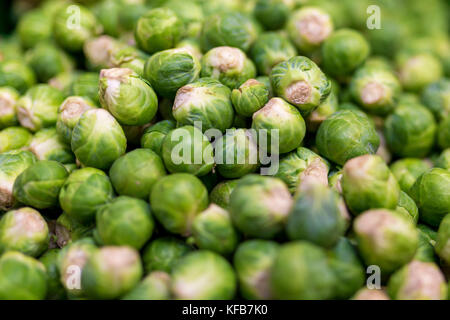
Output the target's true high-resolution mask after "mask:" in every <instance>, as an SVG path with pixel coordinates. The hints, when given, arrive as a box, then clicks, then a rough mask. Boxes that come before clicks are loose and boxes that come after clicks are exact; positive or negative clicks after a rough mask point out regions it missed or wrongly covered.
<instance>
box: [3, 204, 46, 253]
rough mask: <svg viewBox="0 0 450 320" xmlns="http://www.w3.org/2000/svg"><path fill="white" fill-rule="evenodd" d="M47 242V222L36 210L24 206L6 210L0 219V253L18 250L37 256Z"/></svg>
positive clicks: (44, 248) (43, 249)
mask: <svg viewBox="0 0 450 320" xmlns="http://www.w3.org/2000/svg"><path fill="white" fill-rule="evenodd" d="M48 243H49V231H48V226H47V223H46V222H45V220H44V218H43V217H42V216H41V215H40V213H39V212H37V211H36V210H34V209H32V208H28V207H24V208H20V209H17V210H13V211H8V212H7V213H6V214H5V215H3V216H2V218H1V219H0V253H4V252H6V251H20V252H22V253H24V254H26V255H29V256H32V257H37V256H39V255H40V254H41V253H42V252H44V251H45V250H46V249H47V247H48Z"/></svg>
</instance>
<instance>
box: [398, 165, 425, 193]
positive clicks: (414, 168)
mask: <svg viewBox="0 0 450 320" xmlns="http://www.w3.org/2000/svg"><path fill="white" fill-rule="evenodd" d="M390 168H391V172H392V173H393V175H394V176H395V178H396V179H397V181H398V184H399V185H400V188H401V189H402V190H403V191H404V192H408V191H409V189H411V187H412V185H413V184H414V182H416V180H417V178H418V177H420V176H421V175H422V174H423V173H425V172H426V171H427V170H428V169H431V164H430V163H429V162H427V161H425V160H422V159H416V158H404V159H399V160H397V161H395V162H394V163H392V164H391V167H390Z"/></svg>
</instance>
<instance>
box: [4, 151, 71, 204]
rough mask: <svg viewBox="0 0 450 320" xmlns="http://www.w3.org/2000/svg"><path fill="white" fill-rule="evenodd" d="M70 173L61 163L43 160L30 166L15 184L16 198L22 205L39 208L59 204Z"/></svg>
mask: <svg viewBox="0 0 450 320" xmlns="http://www.w3.org/2000/svg"><path fill="white" fill-rule="evenodd" d="M68 175H69V173H68V172H67V170H66V168H65V167H64V166H63V165H62V164H61V163H59V162H56V161H49V160H42V161H38V162H36V163H34V164H32V165H30V166H29V167H28V168H27V169H25V170H24V171H23V172H22V173H21V174H20V175H19V176H18V177H17V178H16V181H15V182H14V187H13V193H14V197H15V198H16V199H17V200H18V201H19V202H21V203H24V204H26V205H29V206H32V207H35V208H38V209H45V208H51V207H54V206H56V205H57V204H58V195H59V191H60V190H61V187H62V185H63V184H64V181H65V180H66V178H67V176H68Z"/></svg>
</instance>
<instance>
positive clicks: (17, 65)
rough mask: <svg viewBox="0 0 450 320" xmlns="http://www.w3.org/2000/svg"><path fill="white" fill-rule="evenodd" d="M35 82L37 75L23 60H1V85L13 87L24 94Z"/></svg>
mask: <svg viewBox="0 0 450 320" xmlns="http://www.w3.org/2000/svg"><path fill="white" fill-rule="evenodd" d="M15 58H16V57H15ZM35 83H36V76H35V75H34V72H33V69H31V68H30V67H29V66H28V65H27V64H26V63H24V62H23V61H22V60H16V59H8V60H5V61H1V60H0V86H1V87H4V86H7V87H12V88H14V89H16V90H17V91H19V93H21V94H23V93H25V92H26V91H27V90H28V89H29V88H30V87H31V86H33V85H34V84H35Z"/></svg>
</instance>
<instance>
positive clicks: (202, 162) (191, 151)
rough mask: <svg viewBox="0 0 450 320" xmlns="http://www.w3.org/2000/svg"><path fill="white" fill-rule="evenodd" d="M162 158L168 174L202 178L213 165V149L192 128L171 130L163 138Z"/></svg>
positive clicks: (200, 133)
mask: <svg viewBox="0 0 450 320" xmlns="http://www.w3.org/2000/svg"><path fill="white" fill-rule="evenodd" d="M162 158H163V160H164V164H165V165H166V168H167V170H168V171H169V172H171V173H175V172H187V173H192V174H194V175H196V176H203V175H205V174H207V173H208V172H210V171H211V170H212V168H213V165H214V156H213V147H212V145H211V144H210V142H209V140H208V138H207V137H206V136H205V135H203V134H202V132H201V131H200V130H199V129H197V128H196V127H193V126H184V127H180V128H177V129H175V130H172V131H171V132H169V133H168V134H167V135H166V137H165V138H164V141H163V145H162Z"/></svg>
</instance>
